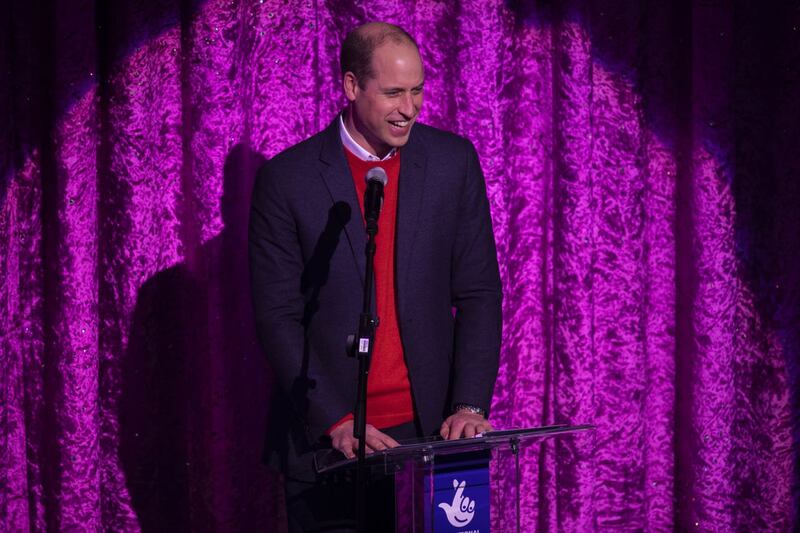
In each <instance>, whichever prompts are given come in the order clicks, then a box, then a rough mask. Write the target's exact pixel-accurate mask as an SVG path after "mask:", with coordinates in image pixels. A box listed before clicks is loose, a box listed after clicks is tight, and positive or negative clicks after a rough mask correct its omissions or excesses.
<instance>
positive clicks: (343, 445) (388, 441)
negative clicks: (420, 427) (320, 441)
mask: <svg viewBox="0 0 800 533" xmlns="http://www.w3.org/2000/svg"><path fill="white" fill-rule="evenodd" d="M330 435H331V442H332V444H333V447H334V448H335V449H337V450H339V451H340V452H342V453H343V454H344V456H345V457H347V458H348V459H352V458H353V457H355V456H356V453H357V452H358V439H357V438H355V437H353V421H352V420H348V421H347V422H344V423H343V424H342V425H340V426H338V427H337V428H336V429H334V430H333V431H331V433H330ZM395 446H400V443H398V442H397V441H396V440H394V439H393V438H392V437H390V436H389V435H387V434H386V433H383V432H382V431H380V430H378V429H376V428H375V426H373V425H372V424H367V439H366V450H367V453H372V452H376V451H378V450H385V449H386V448H394V447H395Z"/></svg>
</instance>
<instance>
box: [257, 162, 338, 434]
mask: <svg viewBox="0 0 800 533" xmlns="http://www.w3.org/2000/svg"><path fill="white" fill-rule="evenodd" d="M291 178H292V176H290V175H285V173H284V172H282V171H281V170H280V166H279V165H272V164H270V162H268V163H267V164H266V165H265V166H264V167H262V169H261V170H260V171H259V174H258V177H257V179H256V184H255V188H254V191H253V199H252V204H251V208H250V229H249V255H250V279H251V292H252V296H253V307H254V314H255V322H256V329H257V332H258V336H259V340H260V342H261V345H262V347H263V349H264V351H265V352H266V355H267V358H268V360H269V362H270V365H271V366H272V368H273V370H274V371H275V374H276V377H277V380H278V383H279V385H280V386H281V387H282V388H283V390H284V391H285V392H286V393H287V394H288V395H289V398H290V401H291V405H292V408H293V409H294V411H295V412H294V413H292V414H293V415H294V416H296V417H299V418H300V419H302V420H303V421H304V423H305V425H306V432H307V436H308V438H309V439H311V440H312V441H315V440H317V439H318V438H319V437H320V436H322V435H323V434H324V432H325V431H326V430H327V429H328V428H329V427H331V426H332V425H333V424H334V423H335V422H336V421H338V420H339V419H341V418H342V416H343V415H344V414H346V413H347V412H349V411H350V408H349V407H347V406H346V402H345V400H344V398H342V397H341V395H340V394H339V393H338V392H337V390H336V387H335V386H334V385H333V383H332V382H331V379H330V378H329V377H328V376H327V375H325V374H324V373H323V372H321V371H320V369H321V368H322V365H320V364H319V362H318V361H316V360H311V359H312V358H313V357H314V356H313V354H312V353H310V350H309V349H308V345H307V343H306V340H305V333H304V327H303V322H302V321H303V313H304V305H305V302H304V298H303V293H302V290H301V278H302V275H303V269H304V262H303V254H302V249H301V245H300V241H299V238H298V231H297V223H296V218H295V214H294V213H293V210H292V206H291V204H290V201H289V199H288V198H287V194H286V191H285V187H286V183H287V181H286V180H288V179H291ZM287 415H289V414H288V413H287Z"/></svg>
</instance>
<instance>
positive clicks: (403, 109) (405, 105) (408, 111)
mask: <svg viewBox="0 0 800 533" xmlns="http://www.w3.org/2000/svg"><path fill="white" fill-rule="evenodd" d="M397 110H398V111H399V112H400V114H401V115H403V116H404V117H406V118H411V117H413V116H414V113H415V106H414V96H413V95H412V94H411V93H410V92H407V93H403V96H401V97H400V104H399V105H398V107H397Z"/></svg>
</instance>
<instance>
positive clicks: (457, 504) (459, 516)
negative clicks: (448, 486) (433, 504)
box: [439, 479, 475, 527]
mask: <svg viewBox="0 0 800 533" xmlns="http://www.w3.org/2000/svg"><path fill="white" fill-rule="evenodd" d="M466 486H467V482H466V481H462V482H461V483H459V482H458V480H457V479H454V480H453V488H454V489H455V491H456V493H455V495H454V496H453V503H440V504H439V507H441V508H442V510H443V511H444V513H445V514H446V515H447V521H448V522H450V525H451V526H453V527H464V526H466V525H467V524H469V523H470V522H472V518H473V517H474V516H475V500H471V499H469V498H468V497H466V496H464V487H466Z"/></svg>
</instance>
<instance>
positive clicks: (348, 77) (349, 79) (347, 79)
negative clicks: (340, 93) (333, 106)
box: [342, 71, 360, 102]
mask: <svg viewBox="0 0 800 533" xmlns="http://www.w3.org/2000/svg"><path fill="white" fill-rule="evenodd" d="M342 88H343V89H344V95H345V97H347V99H348V100H349V101H350V102H352V101H354V100H355V99H356V94H357V91H359V90H360V87H359V86H358V78H356V75H355V74H353V73H352V72H350V71H347V72H345V73H344V76H343V77H342Z"/></svg>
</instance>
